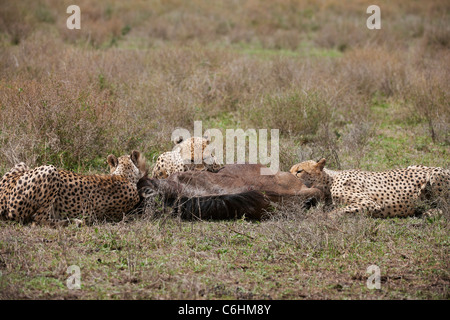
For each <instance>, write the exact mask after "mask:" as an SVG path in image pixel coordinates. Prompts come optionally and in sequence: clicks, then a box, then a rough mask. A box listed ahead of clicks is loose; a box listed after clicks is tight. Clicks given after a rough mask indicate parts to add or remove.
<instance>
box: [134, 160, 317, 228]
mask: <svg viewBox="0 0 450 320" xmlns="http://www.w3.org/2000/svg"><path fill="white" fill-rule="evenodd" d="M261 168H264V166H262V165H260V164H230V165H225V166H224V167H223V168H221V169H220V170H219V171H218V172H208V171H187V172H177V173H174V174H172V175H171V176H169V177H168V178H167V179H152V178H149V177H144V178H142V179H141V180H140V181H139V182H138V185H137V186H138V191H139V194H140V196H141V199H142V202H145V201H147V199H151V198H154V197H155V196H156V195H160V196H162V198H163V200H164V204H165V205H168V206H171V207H173V208H174V211H175V212H178V213H179V214H180V216H181V218H183V219H194V218H199V219H212V220H222V219H236V218H237V219H239V218H241V217H242V216H244V215H245V217H246V218H249V219H256V220H260V219H261V218H262V216H263V214H264V213H265V212H266V210H267V209H268V208H269V206H270V202H280V201H284V200H286V199H290V200H293V199H295V201H298V202H300V203H301V205H305V206H310V205H311V204H313V203H315V202H317V200H320V199H321V198H323V193H322V192H321V191H320V190H319V189H315V188H307V187H306V186H305V185H304V184H303V183H302V182H301V181H300V180H298V179H296V178H295V177H294V176H293V175H292V174H290V173H289V172H280V171H278V172H275V173H274V174H273V175H261Z"/></svg>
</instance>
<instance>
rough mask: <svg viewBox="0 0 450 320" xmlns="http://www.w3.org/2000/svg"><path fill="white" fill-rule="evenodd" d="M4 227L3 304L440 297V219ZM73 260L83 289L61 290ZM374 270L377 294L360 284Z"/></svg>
mask: <svg viewBox="0 0 450 320" xmlns="http://www.w3.org/2000/svg"><path fill="white" fill-rule="evenodd" d="M2 224H3V225H2V239H3V240H2V242H1V248H0V250H1V252H2V255H1V256H2V266H3V267H2V269H3V278H2V282H1V286H2V290H1V292H2V298H20V299H22V298H28V299H29V298H38V297H39V298H49V299H55V298H57V299H60V298H69V299H70V298H83V299H92V298H108V299H123V298H125V299H130V298H131V299H135V298H138V299H142V298H145V299H174V298H176V299H303V298H307V299H316V298H320V299H323V298H327V299H342V298H362V299H391V298H394V299H403V298H412V299H430V298H433V299H436V298H439V299H448V285H449V282H448V281H449V273H448V270H449V269H448V259H447V258H448V250H447V247H448V243H449V237H448V221H447V220H446V219H444V218H440V219H435V220H427V219H417V218H416V219H414V218H412V219H390V220H378V219H370V218H365V217H344V218H341V219H340V220H338V221H334V220H330V219H327V218H325V219H324V218H323V217H321V216H320V214H317V213H316V214H315V215H311V214H310V215H307V216H306V217H300V216H296V217H291V219H277V218H272V219H270V220H268V221H264V222H261V223H255V222H248V221H244V220H239V221H234V222H225V221H223V222H206V221H205V222H192V223H191V222H180V221H178V220H176V219H169V220H165V221H164V223H162V221H161V220H142V219H139V220H136V221H130V222H123V223H119V224H114V225H113V224H108V225H99V226H91V227H82V228H79V229H77V228H74V227H69V228H66V229H56V230H55V229H47V228H29V227H23V226H19V225H17V224H9V223H2ZM73 264H75V265H78V266H79V267H80V270H81V290H68V289H67V287H66V286H65V283H66V280H67V278H68V277H69V274H67V273H66V268H67V267H68V266H70V265H73ZM372 264H376V265H378V266H379V267H380V269H381V276H382V278H381V279H382V289H381V290H369V289H367V287H366V281H367V278H368V274H366V269H367V267H369V266H370V265H372Z"/></svg>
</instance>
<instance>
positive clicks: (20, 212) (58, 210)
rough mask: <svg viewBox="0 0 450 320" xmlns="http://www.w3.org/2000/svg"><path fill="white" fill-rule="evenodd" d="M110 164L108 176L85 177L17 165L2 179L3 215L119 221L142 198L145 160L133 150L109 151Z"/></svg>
mask: <svg viewBox="0 0 450 320" xmlns="http://www.w3.org/2000/svg"><path fill="white" fill-rule="evenodd" d="M107 162H108V164H109V167H110V172H111V173H110V174H109V175H81V174H77V173H74V172H71V171H67V170H62V169H57V168H56V167H54V166H52V165H44V166H40V167H37V168H35V169H32V170H31V169H29V168H28V167H27V166H26V165H25V164H24V163H19V164H18V165H16V166H15V167H14V168H12V169H11V170H10V171H9V172H8V173H6V174H5V175H4V176H3V178H2V179H1V180H0V218H1V219H3V220H15V221H18V222H21V223H33V224H46V225H51V226H58V225H67V224H68V222H69V221H73V220H76V221H79V222H83V221H86V220H87V222H93V221H94V220H97V221H103V220H106V221H118V220H121V219H122V218H123V216H124V214H125V213H127V212H129V211H130V210H131V209H133V208H134V206H135V205H137V204H138V202H139V195H138V192H137V182H138V180H139V179H140V178H141V177H143V176H144V175H145V174H146V164H145V159H144V157H143V156H141V154H140V153H139V152H138V151H133V152H132V153H131V155H125V156H121V157H119V158H116V157H115V156H114V155H109V156H108V158H107ZM79 219H81V220H79Z"/></svg>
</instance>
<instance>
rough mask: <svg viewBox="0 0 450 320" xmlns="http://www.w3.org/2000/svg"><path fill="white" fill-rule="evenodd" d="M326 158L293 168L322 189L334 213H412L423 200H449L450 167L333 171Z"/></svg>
mask: <svg viewBox="0 0 450 320" xmlns="http://www.w3.org/2000/svg"><path fill="white" fill-rule="evenodd" d="M325 163H326V160H325V159H321V160H320V161H318V162H315V161H312V160H310V161H305V162H301V163H298V164H296V165H294V166H292V168H291V169H290V172H291V173H292V174H293V175H294V176H296V177H297V178H298V179H300V180H301V181H302V182H303V183H304V184H305V185H306V186H308V187H316V188H318V189H320V190H322V191H323V192H324V194H325V197H326V198H327V199H328V200H329V201H331V202H332V203H333V204H335V205H344V207H343V208H342V209H336V210H335V211H333V213H355V214H358V213H363V212H366V213H367V214H369V215H370V216H373V217H381V218H385V217H396V216H401V217H405V216H411V215H414V214H416V213H417V207H418V204H419V202H420V201H423V200H436V199H438V198H440V199H443V200H444V201H447V203H448V201H449V187H450V170H446V169H443V168H438V167H425V166H410V167H407V168H406V169H396V170H390V171H385V172H369V171H360V170H345V171H333V170H329V169H326V168H324V167H325Z"/></svg>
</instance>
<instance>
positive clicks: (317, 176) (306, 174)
mask: <svg viewBox="0 0 450 320" xmlns="http://www.w3.org/2000/svg"><path fill="white" fill-rule="evenodd" d="M325 163H326V160H325V159H321V160H319V161H318V162H316V161H313V160H308V161H304V162H300V163H297V164H295V165H293V166H292V168H291V169H290V170H289V171H290V172H291V173H292V174H293V175H294V176H295V177H296V178H298V179H300V180H301V181H302V182H303V183H304V184H305V185H306V186H307V187H308V188H311V187H316V188H320V187H322V184H323V182H324V180H325V174H324V172H323V168H324V167H325Z"/></svg>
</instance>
